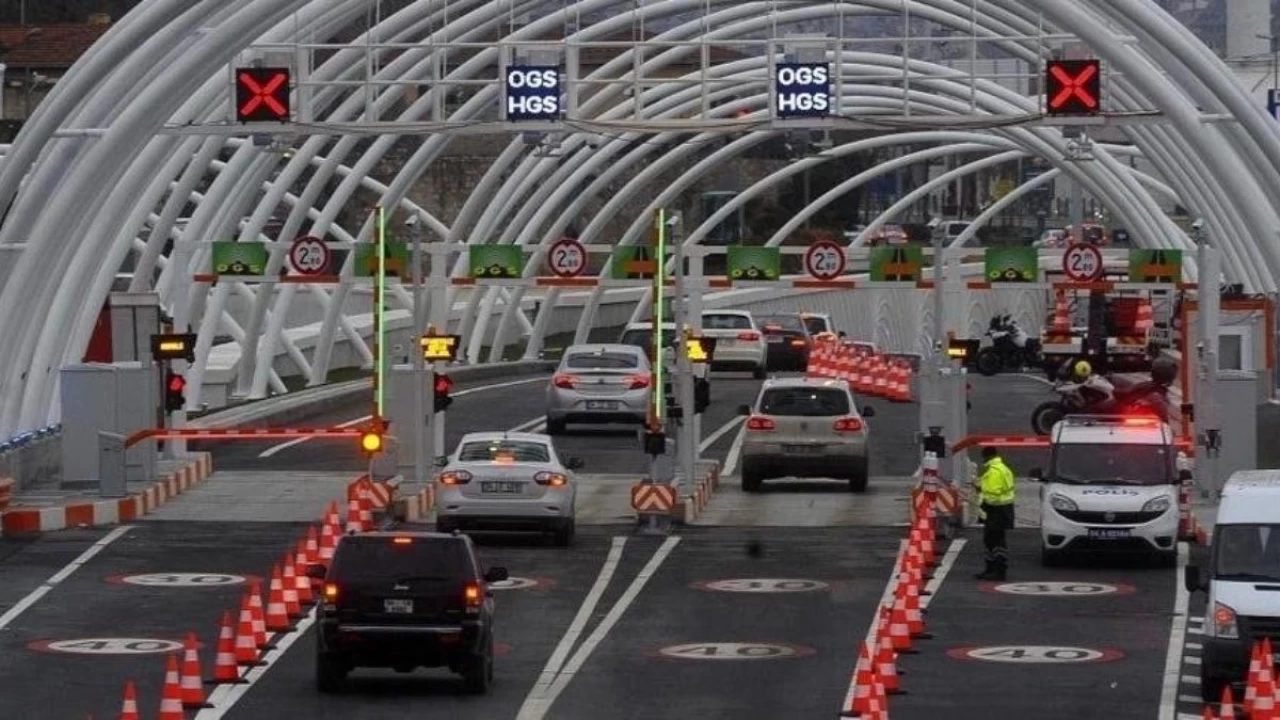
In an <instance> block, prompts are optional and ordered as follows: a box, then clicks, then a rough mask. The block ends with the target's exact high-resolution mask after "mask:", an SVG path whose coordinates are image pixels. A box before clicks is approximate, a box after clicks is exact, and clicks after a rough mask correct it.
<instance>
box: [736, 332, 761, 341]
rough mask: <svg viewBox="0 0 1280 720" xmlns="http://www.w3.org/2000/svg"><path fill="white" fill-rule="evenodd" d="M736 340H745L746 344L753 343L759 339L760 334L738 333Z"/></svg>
mask: <svg viewBox="0 0 1280 720" xmlns="http://www.w3.org/2000/svg"><path fill="white" fill-rule="evenodd" d="M738 339H739V340H746V341H748V342H755V341H756V340H759V339H760V333H758V332H755V331H752V330H748V331H747V332H740V333H738Z"/></svg>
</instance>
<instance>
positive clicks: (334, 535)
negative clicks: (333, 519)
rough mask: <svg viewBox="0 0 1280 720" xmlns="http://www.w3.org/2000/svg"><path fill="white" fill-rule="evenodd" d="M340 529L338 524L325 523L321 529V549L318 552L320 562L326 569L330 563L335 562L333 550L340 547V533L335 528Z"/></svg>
mask: <svg viewBox="0 0 1280 720" xmlns="http://www.w3.org/2000/svg"><path fill="white" fill-rule="evenodd" d="M337 527H340V526H339V525H338V524H337V523H325V524H324V526H323V527H321V528H320V548H319V550H318V555H319V558H318V559H319V561H320V564H321V565H324V566H325V567H326V568H327V567H329V563H331V562H333V550H334V548H336V547H338V535H339V532H335V531H334V528H337Z"/></svg>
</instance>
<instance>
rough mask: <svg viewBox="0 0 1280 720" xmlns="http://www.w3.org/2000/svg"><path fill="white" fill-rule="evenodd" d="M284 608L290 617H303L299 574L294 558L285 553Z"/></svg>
mask: <svg viewBox="0 0 1280 720" xmlns="http://www.w3.org/2000/svg"><path fill="white" fill-rule="evenodd" d="M282 567H283V568H284V576H283V578H282V580H283V582H284V609H285V611H287V612H288V613H289V617H290V618H297V617H302V605H301V603H299V602H298V574H297V573H296V572H294V570H293V558H291V557H289V553H285V554H284V565H282Z"/></svg>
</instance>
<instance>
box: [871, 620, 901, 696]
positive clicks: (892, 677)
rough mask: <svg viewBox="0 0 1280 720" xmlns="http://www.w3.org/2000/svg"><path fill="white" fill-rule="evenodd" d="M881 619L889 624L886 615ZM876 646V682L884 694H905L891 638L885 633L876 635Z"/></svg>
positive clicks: (896, 654)
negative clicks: (880, 685) (882, 687)
mask: <svg viewBox="0 0 1280 720" xmlns="http://www.w3.org/2000/svg"><path fill="white" fill-rule="evenodd" d="M883 617H884V618H885V622H889V616H888V613H885V614H884V615H883ZM886 627H887V626H886ZM876 644H877V649H876V677H877V680H878V682H880V683H881V684H882V685H884V689H885V692H887V693H889V694H890V695H899V694H902V693H904V692H906V691H905V690H903V689H902V681H901V678H900V676H901V673H899V672H898V663H897V656H898V653H897V652H895V651H894V649H893V638H892V637H891V636H890V634H889V633H887V632H882V633H878V634H877V636H876Z"/></svg>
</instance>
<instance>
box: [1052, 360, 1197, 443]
mask: <svg viewBox="0 0 1280 720" xmlns="http://www.w3.org/2000/svg"><path fill="white" fill-rule="evenodd" d="M1082 365H1083V366H1084V368H1085V369H1084V370H1083V371H1082V370H1081V369H1080V368H1081V366H1082ZM1073 371H1074V372H1073ZM1058 374H1059V378H1060V380H1059V381H1058V382H1057V383H1055V384H1054V387H1053V391H1054V392H1055V393H1057V395H1058V398H1057V399H1056V400H1049V401H1047V402H1043V403H1040V404H1039V405H1038V406H1036V408H1035V410H1032V411H1031V429H1032V430H1033V431H1034V432H1035V433H1036V434H1037V435H1048V434H1049V432H1050V431H1051V430H1052V429H1053V426H1054V425H1056V424H1057V423H1058V421H1059V420H1062V419H1063V418H1064V417H1066V416H1068V415H1077V414H1082V415H1135V416H1145V417H1157V418H1159V419H1160V420H1161V422H1169V387H1170V386H1172V385H1173V381H1174V380H1175V379H1177V375H1178V365H1177V363H1175V362H1174V361H1172V360H1170V359H1168V358H1158V359H1156V360H1155V361H1154V362H1153V363H1152V366H1151V379H1150V380H1136V381H1135V380H1130V379H1128V378H1124V377H1121V376H1119V375H1095V374H1093V372H1092V368H1090V367H1089V363H1088V362H1086V361H1083V360H1079V359H1076V360H1068V361H1067V362H1065V363H1063V365H1062V368H1061V369H1060V370H1059V373H1058ZM1073 375H1074V377H1073ZM1082 376H1084V377H1082Z"/></svg>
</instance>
